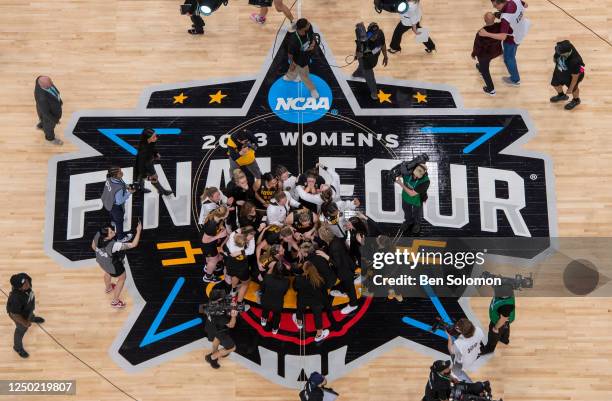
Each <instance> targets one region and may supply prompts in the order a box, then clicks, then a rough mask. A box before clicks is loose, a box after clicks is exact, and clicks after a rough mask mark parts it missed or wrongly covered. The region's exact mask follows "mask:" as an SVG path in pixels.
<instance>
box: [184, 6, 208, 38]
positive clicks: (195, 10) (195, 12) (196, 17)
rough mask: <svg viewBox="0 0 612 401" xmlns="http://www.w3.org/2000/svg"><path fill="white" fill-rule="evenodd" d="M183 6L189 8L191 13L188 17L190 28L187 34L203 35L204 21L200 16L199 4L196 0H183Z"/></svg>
mask: <svg viewBox="0 0 612 401" xmlns="http://www.w3.org/2000/svg"><path fill="white" fill-rule="evenodd" d="M184 4H188V5H190V6H191V11H190V12H189V13H188V15H189V16H190V17H191V22H192V24H191V28H192V29H188V30H187V33H188V34H190V35H204V26H205V25H206V24H205V23H204V20H203V19H202V16H201V11H200V2H199V1H198V0H185V3H184Z"/></svg>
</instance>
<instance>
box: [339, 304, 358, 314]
mask: <svg viewBox="0 0 612 401" xmlns="http://www.w3.org/2000/svg"><path fill="white" fill-rule="evenodd" d="M356 309H357V305H355V306H351V305H346V306H345V307H344V308H342V309H341V310H340V313H342V314H343V315H348V314H350V313H352V312H353V311H355V310H356Z"/></svg>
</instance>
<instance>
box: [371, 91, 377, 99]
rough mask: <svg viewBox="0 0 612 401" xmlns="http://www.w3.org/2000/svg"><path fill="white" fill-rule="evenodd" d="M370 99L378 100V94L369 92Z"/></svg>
mask: <svg viewBox="0 0 612 401" xmlns="http://www.w3.org/2000/svg"><path fill="white" fill-rule="evenodd" d="M370 99H372V100H378V95H377V94H376V93H370Z"/></svg>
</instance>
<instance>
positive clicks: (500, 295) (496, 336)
mask: <svg viewBox="0 0 612 401" xmlns="http://www.w3.org/2000/svg"><path fill="white" fill-rule="evenodd" d="M494 290H495V296H494V297H493V299H491V304H490V305H489V319H490V322H489V334H488V340H487V344H486V345H481V347H480V354H481V355H484V354H490V353H492V352H494V351H495V347H496V346H497V343H498V342H500V341H501V342H502V343H504V344H506V345H508V344H510V324H511V323H512V322H514V318H515V317H516V315H515V313H516V307H515V299H514V290H513V288H512V286H511V285H502V286H499V287H495V289H494Z"/></svg>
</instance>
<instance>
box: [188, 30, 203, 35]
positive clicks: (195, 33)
mask: <svg viewBox="0 0 612 401" xmlns="http://www.w3.org/2000/svg"><path fill="white" fill-rule="evenodd" d="M187 33H188V34H190V35H204V31H201V32H198V31H196V30H195V29H188V30H187Z"/></svg>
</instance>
